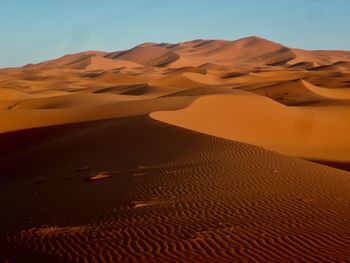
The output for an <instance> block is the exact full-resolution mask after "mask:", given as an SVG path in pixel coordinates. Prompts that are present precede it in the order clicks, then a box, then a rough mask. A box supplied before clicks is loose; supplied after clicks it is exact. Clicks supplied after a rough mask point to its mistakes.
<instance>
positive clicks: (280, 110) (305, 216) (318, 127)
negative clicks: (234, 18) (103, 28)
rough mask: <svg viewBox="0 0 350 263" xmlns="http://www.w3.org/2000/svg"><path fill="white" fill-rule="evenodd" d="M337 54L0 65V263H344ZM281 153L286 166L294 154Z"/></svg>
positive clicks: (241, 44) (179, 49)
mask: <svg viewBox="0 0 350 263" xmlns="http://www.w3.org/2000/svg"><path fill="white" fill-rule="evenodd" d="M349 112H350V52H348V51H308V50H301V49H294V48H288V47H286V46H283V45H281V44H278V43H274V42H272V41H269V40H266V39H263V38H260V37H248V38H244V39H240V40H235V41H224V40H195V41H189V42H183V43H178V44H169V43H160V44H158V43H144V44H141V45H139V46H136V47H134V48H132V49H130V50H125V51H118V52H100V51H88V52H81V53H78V54H71V55H67V56H64V57H62V58H58V59H54V60H51V61H46V62H43V63H39V64H35V65H34V64H30V65H26V66H23V67H20V68H4V69H0V204H1V206H0V207H1V214H0V262H2V261H5V262H6V260H8V262H40V260H41V262H118V261H124V262H125V261H130V262H179V261H180V262H181V261H188V262H197V261H202V262H232V261H243V262H244V261H249V262H285V261H286V260H291V259H293V260H295V261H298V262H303V261H306V262H331V261H335V262H338V261H346V260H347V259H349V257H350V252H349V251H350V242H349V240H350V239H349V237H350V227H349V226H350V224H349V223H350V222H349V218H350V213H349V212H350V206H349V202H350V194H349V193H350V174H349V173H348V172H346V171H341V170H337V169H334V168H331V167H327V166H324V165H320V164H316V163H312V162H309V161H305V160H301V159H298V158H303V159H307V160H313V161H317V162H320V163H325V164H328V165H332V166H336V167H341V168H343V169H345V170H348V169H349V168H350V165H349V164H350V137H349V134H350V115H349ZM296 157H297V158H296Z"/></svg>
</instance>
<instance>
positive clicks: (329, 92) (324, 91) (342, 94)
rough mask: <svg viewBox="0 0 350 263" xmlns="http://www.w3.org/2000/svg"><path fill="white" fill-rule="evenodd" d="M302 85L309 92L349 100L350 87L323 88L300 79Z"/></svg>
mask: <svg viewBox="0 0 350 263" xmlns="http://www.w3.org/2000/svg"><path fill="white" fill-rule="evenodd" d="M301 81H302V83H303V85H304V86H305V87H306V88H307V89H309V90H310V91H311V92H314V93H315V94H318V95H320V96H324V97H328V98H332V99H339V100H349V99H350V88H340V89H330V88H323V87H319V86H316V85H312V84H311V83H309V82H307V81H305V80H301Z"/></svg>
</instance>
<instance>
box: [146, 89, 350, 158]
mask: <svg viewBox="0 0 350 263" xmlns="http://www.w3.org/2000/svg"><path fill="white" fill-rule="evenodd" d="M349 110H350V102H349V103H348V104H345V105H332V106H308V107H293V108H289V107H286V106H282V105H280V104H278V103H276V102H274V101H272V100H270V99H268V98H265V97H263V96H257V95H252V94H250V93H237V94H234V95H233V94H231V95H217V96H209V97H203V98H199V99H198V100H196V101H195V102H194V103H193V104H192V105H191V106H189V107H187V108H186V109H182V110H178V111H175V112H171V111H169V112H155V113H151V117H152V118H155V119H157V120H161V121H164V122H167V123H170V124H173V125H177V126H180V127H184V128H187V129H191V130H195V131H198V132H203V133H206V134H211V135H215V136H219V137H223V138H227V139H232V140H237V141H242V142H247V143H251V144H255V145H261V146H263V147H265V148H267V149H271V150H275V151H278V152H281V153H285V154H288V155H293V156H299V157H303V158H308V159H314V160H323V161H335V162H336V161H339V162H349V161H350V158H349V156H350V141H349V140H348V136H347V134H349V132H350V126H349V121H350V118H349V116H348V114H347V113H348V112H349ZM335 133H336V136H335Z"/></svg>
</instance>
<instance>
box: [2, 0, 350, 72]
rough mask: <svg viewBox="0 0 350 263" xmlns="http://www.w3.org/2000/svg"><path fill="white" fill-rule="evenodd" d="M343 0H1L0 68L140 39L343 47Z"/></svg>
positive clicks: (346, 2) (348, 24)
mask: <svg viewBox="0 0 350 263" xmlns="http://www.w3.org/2000/svg"><path fill="white" fill-rule="evenodd" d="M349 12H350V0H176V1H175V0H173V1H169V0H0V38H1V39H0V40H1V41H0V67H10V66H20V65H24V64H27V63H37V62H40V61H43V60H47V59H52V58H56V57H59V56H62V55H65V54H68V53H74V52H79V51H84V50H103V51H116V50H122V49H128V48H131V47H133V46H135V45H137V44H140V43H142V42H170V43H175V42H181V41H187V40H193V39H199V38H201V39H229V40H233V39H238V38H242V37H245V36H250V35H258V36H261V37H264V38H267V39H270V40H273V41H276V42H280V43H282V44H284V45H287V46H290V47H298V48H305V49H343V50H344V49H345V50H350V15H349Z"/></svg>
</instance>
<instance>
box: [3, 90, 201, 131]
mask: <svg viewBox="0 0 350 263" xmlns="http://www.w3.org/2000/svg"><path fill="white" fill-rule="evenodd" d="M193 100H194V98H192V97H166V98H157V97H155V98H147V97H144V96H140V97H136V96H125V95H122V96H117V95H115V96H113V95H112V96H111V95H103V94H101V95H96V94H73V95H66V96H57V97H50V98H47V99H30V100H25V101H23V102H19V101H13V102H11V103H10V104H8V103H7V104H4V105H3V106H4V107H6V108H7V109H6V110H1V109H0V119H1V122H0V134H1V133H5V132H11V131H16V130H23V129H29V128H37V127H46V126H52V125H63V124H71V123H81V122H87V121H95V120H103V119H113V118H122V117H128V116H137V115H147V114H149V113H150V112H153V111H157V110H171V109H174V110H175V109H181V108H184V107H186V106H187V105H189V104H190V103H191V102H192V101H193ZM0 106H1V104H0Z"/></svg>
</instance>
